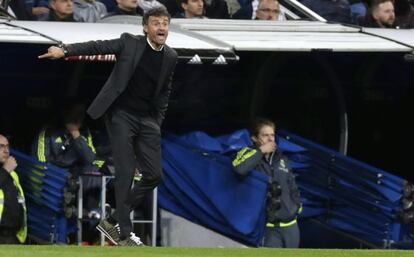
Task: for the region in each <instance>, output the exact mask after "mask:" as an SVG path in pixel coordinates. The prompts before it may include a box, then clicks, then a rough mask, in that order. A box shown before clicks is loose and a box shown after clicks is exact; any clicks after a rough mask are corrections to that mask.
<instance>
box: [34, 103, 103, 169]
mask: <svg viewBox="0 0 414 257" xmlns="http://www.w3.org/2000/svg"><path fill="white" fill-rule="evenodd" d="M84 117H85V110H84V107H83V105H82V104H80V103H69V104H67V105H66V106H65V107H64V110H63V117H62V126H61V127H59V126H58V128H45V129H43V130H42V131H41V132H40V133H39V137H38V140H37V142H35V144H34V147H33V149H32V150H33V152H32V153H33V154H34V155H36V156H37V158H38V160H39V161H41V162H47V163H51V164H54V165H56V166H58V167H61V168H66V169H68V170H69V171H70V172H71V173H72V174H74V175H75V176H77V175H80V174H82V173H85V172H92V171H94V170H95V171H96V167H94V161H95V147H94V145H93V142H92V136H91V134H90V132H89V130H88V129H86V128H83V127H82V125H83V120H84Z"/></svg>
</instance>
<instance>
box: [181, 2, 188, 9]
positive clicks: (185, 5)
mask: <svg viewBox="0 0 414 257" xmlns="http://www.w3.org/2000/svg"><path fill="white" fill-rule="evenodd" d="M181 8H183V10H184V11H185V10H187V4H186V3H181Z"/></svg>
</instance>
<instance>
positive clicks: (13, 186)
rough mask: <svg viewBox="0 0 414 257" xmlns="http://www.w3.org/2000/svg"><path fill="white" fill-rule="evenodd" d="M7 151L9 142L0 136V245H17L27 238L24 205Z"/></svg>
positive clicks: (16, 176) (13, 166) (12, 162)
mask: <svg viewBox="0 0 414 257" xmlns="http://www.w3.org/2000/svg"><path fill="white" fill-rule="evenodd" d="M9 150H10V145H9V141H8V140H7V138H6V137H5V136H3V135H1V134H0V244H19V243H24V242H25V240H26V236H27V223H26V205H25V199H24V194H23V189H22V187H21V185H20V181H19V177H18V175H17V173H16V172H15V171H14V169H15V168H16V167H17V162H16V159H15V158H14V157H13V156H11V155H10V151H9Z"/></svg>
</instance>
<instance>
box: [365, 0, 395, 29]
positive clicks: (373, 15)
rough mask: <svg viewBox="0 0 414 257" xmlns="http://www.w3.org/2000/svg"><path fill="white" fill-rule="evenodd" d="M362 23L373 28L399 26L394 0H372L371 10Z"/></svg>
mask: <svg viewBox="0 0 414 257" xmlns="http://www.w3.org/2000/svg"><path fill="white" fill-rule="evenodd" d="M365 18H366V19H365V21H364V23H363V24H362V25H363V26H364V27H372V28H398V26H397V25H396V23H395V11H394V1H393V0H372V1H371V5H370V8H369V12H368V13H367V15H366V17H365Z"/></svg>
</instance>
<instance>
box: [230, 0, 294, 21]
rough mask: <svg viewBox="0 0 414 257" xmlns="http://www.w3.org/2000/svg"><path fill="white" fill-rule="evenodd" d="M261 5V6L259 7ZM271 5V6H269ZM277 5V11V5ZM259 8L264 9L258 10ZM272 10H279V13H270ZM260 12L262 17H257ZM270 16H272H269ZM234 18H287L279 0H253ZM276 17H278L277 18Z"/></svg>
mask: <svg viewBox="0 0 414 257" xmlns="http://www.w3.org/2000/svg"><path fill="white" fill-rule="evenodd" d="M259 6H260V8H259ZM269 6H270V7H269ZM275 6H277V11H276V7H275ZM259 9H262V10H260V11H259V12H258V10H259ZM271 12H277V13H278V14H277V15H273V14H272V15H269V13H271ZM258 13H259V16H260V17H257V14H258ZM269 16H270V17H269ZM232 18H234V19H248V20H251V19H252V20H256V19H257V20H265V19H267V20H286V17H285V14H284V13H283V12H282V11H281V9H280V5H279V2H278V1H277V0H273V1H269V0H253V1H252V2H250V3H249V4H248V5H244V6H242V8H240V9H239V10H238V11H237V12H236V13H235V14H234V15H233V16H232ZM275 18H276V19H275Z"/></svg>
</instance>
